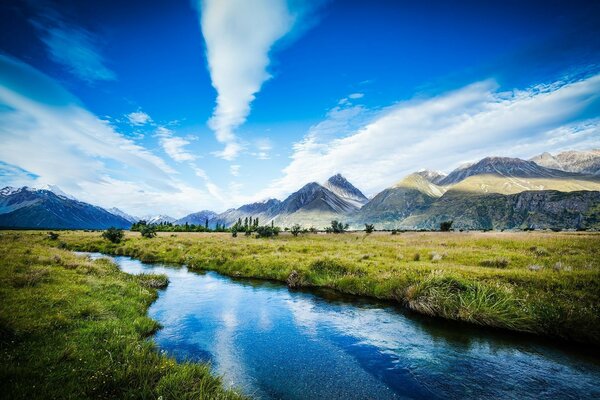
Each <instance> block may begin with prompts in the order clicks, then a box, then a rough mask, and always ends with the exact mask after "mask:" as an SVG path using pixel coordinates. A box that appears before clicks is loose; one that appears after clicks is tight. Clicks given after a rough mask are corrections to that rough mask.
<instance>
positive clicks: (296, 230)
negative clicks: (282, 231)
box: [290, 224, 302, 236]
mask: <svg viewBox="0 0 600 400" xmlns="http://www.w3.org/2000/svg"><path fill="white" fill-rule="evenodd" d="M301 231H302V227H300V225H298V224H295V225H293V226H292V229H290V232H292V235H294V236H298V234H299V233H300V232H301Z"/></svg>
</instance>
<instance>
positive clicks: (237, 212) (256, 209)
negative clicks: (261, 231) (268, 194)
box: [214, 199, 281, 226]
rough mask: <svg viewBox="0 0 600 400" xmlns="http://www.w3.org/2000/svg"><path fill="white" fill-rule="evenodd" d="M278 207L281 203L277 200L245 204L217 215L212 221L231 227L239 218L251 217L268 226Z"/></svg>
mask: <svg viewBox="0 0 600 400" xmlns="http://www.w3.org/2000/svg"><path fill="white" fill-rule="evenodd" d="M280 205H281V201H279V200H277V199H267V200H263V201H258V202H255V203H251V204H245V205H243V206H241V207H239V208H232V209H229V210H227V211H225V212H223V213H221V214H219V215H218V216H217V217H216V218H215V220H214V221H215V223H217V222H218V223H219V224H224V225H225V226H231V225H233V224H235V223H236V222H237V221H238V219H240V218H241V219H242V220H243V219H244V218H246V217H252V218H258V220H259V223H261V224H268V223H270V222H271V220H272V219H273V218H274V217H276V216H277V213H278V211H279V207H280Z"/></svg>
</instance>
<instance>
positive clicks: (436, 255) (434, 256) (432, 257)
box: [429, 251, 444, 261]
mask: <svg viewBox="0 0 600 400" xmlns="http://www.w3.org/2000/svg"><path fill="white" fill-rule="evenodd" d="M442 258H444V256H443V255H441V254H439V253H436V252H435V251H434V252H432V253H430V254H429V259H430V260H431V261H441V260H442Z"/></svg>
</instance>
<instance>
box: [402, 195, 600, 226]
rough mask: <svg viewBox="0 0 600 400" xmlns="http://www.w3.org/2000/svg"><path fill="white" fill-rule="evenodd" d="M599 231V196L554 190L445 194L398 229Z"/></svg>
mask: <svg viewBox="0 0 600 400" xmlns="http://www.w3.org/2000/svg"><path fill="white" fill-rule="evenodd" d="M444 221H454V222H453V228H454V229H524V228H536V229H546V228H561V229H575V228H583V227H585V228H596V229H597V228H600V192H598V191H576V192H567V193H565V192H559V191H555V190H540V191H524V192H521V193H515V194H510V195H503V194H498V193H491V194H480V193H474V194H470V195H464V194H461V193H459V192H452V191H448V192H446V193H445V194H444V195H443V196H442V197H441V198H440V199H438V200H437V201H436V202H434V203H432V204H431V206H430V207H429V208H427V209H426V210H421V211H419V212H417V213H415V214H413V215H411V216H410V217H408V218H406V219H404V220H403V221H401V222H400V223H399V224H398V225H397V226H398V227H399V228H402V229H439V226H440V223H441V222H444Z"/></svg>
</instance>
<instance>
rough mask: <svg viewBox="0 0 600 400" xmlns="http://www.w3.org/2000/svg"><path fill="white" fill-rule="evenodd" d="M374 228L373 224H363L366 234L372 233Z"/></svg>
mask: <svg viewBox="0 0 600 400" xmlns="http://www.w3.org/2000/svg"><path fill="white" fill-rule="evenodd" d="M374 230H375V226H374V225H373V224H365V232H366V233H367V235H368V234H370V233H373V231H374Z"/></svg>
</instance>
